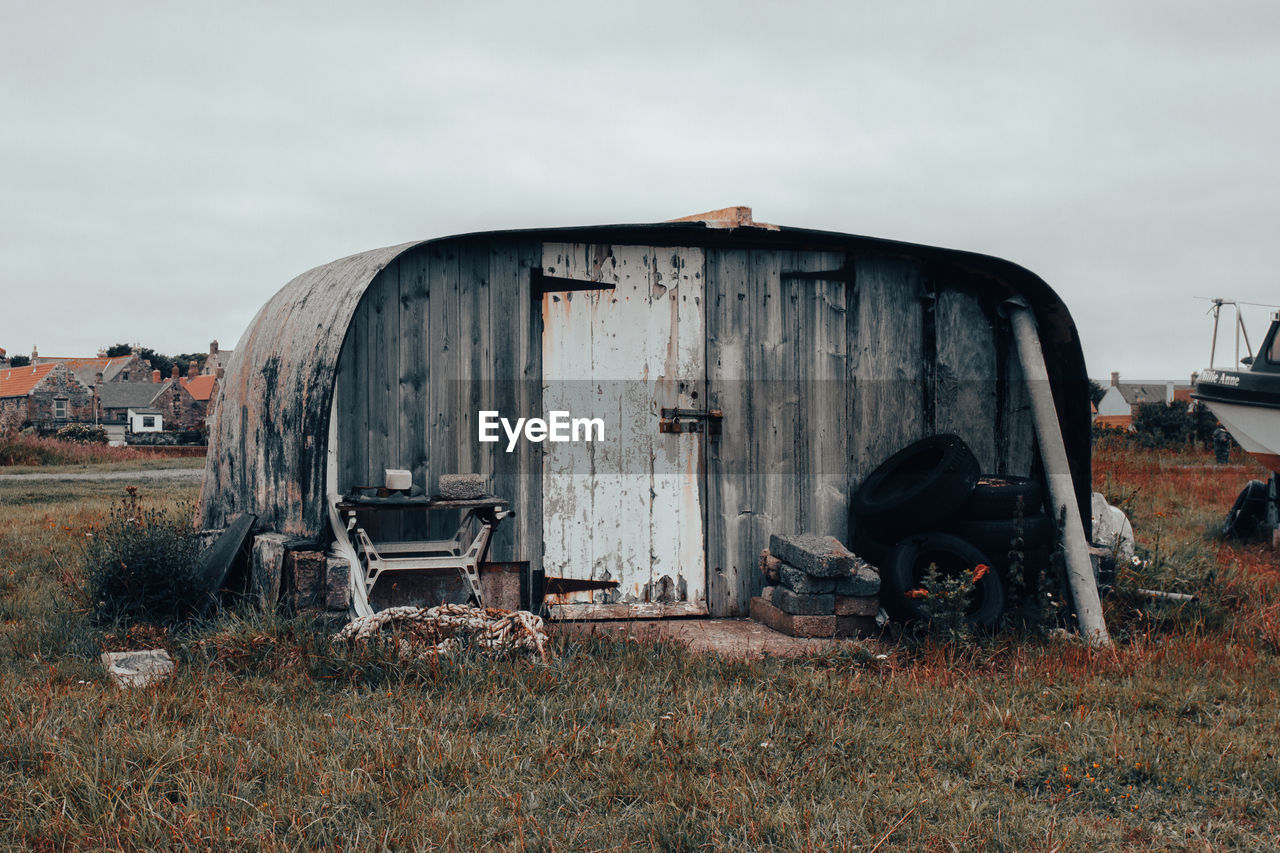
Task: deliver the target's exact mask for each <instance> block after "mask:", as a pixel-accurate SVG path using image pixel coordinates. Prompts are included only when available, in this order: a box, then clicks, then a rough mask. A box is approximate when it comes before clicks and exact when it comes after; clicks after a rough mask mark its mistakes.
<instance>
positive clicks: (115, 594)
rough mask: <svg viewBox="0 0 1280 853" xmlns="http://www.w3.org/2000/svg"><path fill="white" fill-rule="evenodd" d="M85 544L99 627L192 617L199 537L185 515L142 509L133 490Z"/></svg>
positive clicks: (197, 596)
mask: <svg viewBox="0 0 1280 853" xmlns="http://www.w3.org/2000/svg"><path fill="white" fill-rule="evenodd" d="M125 493H126V494H125V496H124V498H122V499H121V500H120V502H119V504H117V505H116V506H115V507H114V508H113V509H112V510H111V513H110V515H109V516H108V518H107V521H106V522H105V523H104V524H103V525H102V526H101V527H100V528H98V529H96V530H93V531H91V532H90V533H89V534H88V536H87V537H86V539H85V543H86V544H85V555H84V558H85V576H86V578H87V581H88V592H89V595H90V607H91V609H92V610H93V613H94V617H95V619H96V620H97V621H98V622H100V623H102V622H116V623H120V624H130V623H134V622H149V623H155V624H160V625H170V624H174V623H176V622H179V621H181V620H183V619H184V618H186V617H188V616H190V615H191V614H192V613H194V612H195V611H196V610H197V609H198V608H199V607H200V606H201V605H202V604H203V603H204V601H205V599H206V596H207V591H206V590H203V589H201V588H200V585H199V583H198V562H199V556H200V537H199V534H198V533H197V532H196V531H195V530H194V529H193V528H192V526H191V524H190V521H189V520H188V519H189V516H188V515H186V514H185V513H178V514H175V513H172V512H170V511H168V510H156V509H147V508H144V507H143V506H142V501H141V499H140V498H139V497H138V490H137V488H136V487H134V486H129V487H128V488H126V489H125Z"/></svg>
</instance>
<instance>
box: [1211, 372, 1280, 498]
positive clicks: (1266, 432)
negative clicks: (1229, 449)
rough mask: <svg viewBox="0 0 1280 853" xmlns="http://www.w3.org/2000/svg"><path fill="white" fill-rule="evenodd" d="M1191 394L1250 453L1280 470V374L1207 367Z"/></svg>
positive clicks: (1267, 464) (1266, 464)
mask: <svg viewBox="0 0 1280 853" xmlns="http://www.w3.org/2000/svg"><path fill="white" fill-rule="evenodd" d="M1191 396H1192V397H1193V398H1194V399H1196V400H1199V401H1200V402H1202V403H1204V404H1205V405H1207V406H1208V407H1209V409H1210V410H1211V411H1212V412H1213V414H1214V415H1215V416H1216V417H1217V418H1218V420H1219V421H1221V422H1222V425H1223V426H1224V427H1226V428H1227V432H1229V433H1231V436H1232V438H1234V439H1235V440H1236V441H1237V442H1239V444H1240V446H1241V447H1243V448H1244V449H1245V451H1246V452H1247V453H1248V454H1249V455H1250V456H1252V457H1253V458H1255V459H1257V460H1258V461H1259V462H1261V463H1262V464H1263V465H1265V466H1267V467H1268V468H1270V469H1271V470H1272V471H1275V472H1277V473H1280V374H1270V375H1268V374H1258V373H1254V372H1251V371H1232V370H1205V371H1203V372H1202V373H1201V374H1200V379H1199V381H1198V382H1197V383H1196V390H1195V393H1194V394H1192V395H1191Z"/></svg>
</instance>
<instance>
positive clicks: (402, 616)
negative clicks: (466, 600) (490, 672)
mask: <svg viewBox="0 0 1280 853" xmlns="http://www.w3.org/2000/svg"><path fill="white" fill-rule="evenodd" d="M384 632H390V633H391V634H392V636H393V637H394V638H395V640H396V648H397V650H398V651H399V653H400V655H401V656H402V657H405V658H424V657H431V656H435V655H448V654H453V653H455V652H457V651H460V650H461V649H464V648H475V649H479V650H480V651H482V652H484V653H486V654H489V655H499V654H503V653H507V652H525V653H528V654H537V655H538V656H539V657H541V658H544V659H545V658H546V656H547V653H546V644H547V632H546V628H545V627H544V625H543V622H542V617H540V616H537V615H535V614H533V613H530V612H529V611H527V610H501V609H499V608H497V607H472V606H470V605H467V604H440V605H437V606H435V607H388V608H387V609H386V610H379V611H378V612H377V613H374V614H373V615H372V616H361V617H359V618H357V619H353V620H352V621H351V622H349V623H347V625H345V626H344V627H343V628H342V630H341V631H339V632H338V633H337V634H335V635H334V637H333V639H334V641H335V642H347V643H367V642H370V641H373V640H377V639H381V638H383V636H384Z"/></svg>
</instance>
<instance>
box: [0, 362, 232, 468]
mask: <svg viewBox="0 0 1280 853" xmlns="http://www.w3.org/2000/svg"><path fill="white" fill-rule="evenodd" d="M209 354H210V360H209V361H206V363H205V372H203V373H202V372H201V367H200V365H199V364H197V362H196V361H192V362H191V363H190V364H189V365H188V369H187V375H186V376H185V377H184V376H182V375H180V373H179V369H178V367H177V366H176V365H175V366H174V368H173V373H172V376H170V377H169V378H168V379H165V378H164V377H162V375H161V373H160V371H158V370H154V369H152V367H151V363H150V362H149V361H147V360H146V359H144V358H142V355H141V350H139V349H137V348H135V349H134V350H133V352H132V353H130V354H129V355H121V356H108V355H107V354H106V351H105V350H99V352H98V355H97V356H95V357H66V356H42V355H40V352H39V350H38V349H37V348H34V347H33V348H32V351H31V364H30V365H29V366H25V367H11V366H10V363H11V362H10V359H8V357H7V355H8V354H7V353H6V352H5V350H3V349H0V433H3V432H7V431H14V430H19V429H23V428H25V427H28V426H32V427H35V428H36V429H37V430H38V431H39V432H41V433H51V432H54V431H56V430H57V429H59V428H61V427H63V426H65V425H67V424H69V423H90V424H100V425H102V426H104V427H106V428H107V432H108V438H109V440H110V441H111V442H112V443H114V444H122V443H124V442H125V436H126V434H127V433H131V432H157V431H160V430H162V429H163V427H156V426H155V424H156V423H160V424H163V425H165V426H167V427H168V428H169V429H171V430H198V431H202V432H203V431H205V430H207V427H208V418H209V414H210V413H209V406H210V403H211V402H212V400H213V399H215V395H216V393H217V387H218V380H219V378H220V376H221V375H222V372H223V367H222V364H223V362H224V361H225V359H226V358H227V357H229V356H230V352H229V351H226V350H221V351H220V350H219V349H218V342H217V341H213V342H212V343H211V344H210V345H209ZM210 365H212V367H210ZM130 410H133V411H134V412H135V413H141V414H139V418H138V419H136V421H135V419H134V418H132V417H131V416H130V414H129V413H130ZM144 410H145V411H144ZM144 419H146V420H147V424H148V425H147V426H145V427H140V426H139V427H137V428H135V423H136V424H142V423H143V420H144Z"/></svg>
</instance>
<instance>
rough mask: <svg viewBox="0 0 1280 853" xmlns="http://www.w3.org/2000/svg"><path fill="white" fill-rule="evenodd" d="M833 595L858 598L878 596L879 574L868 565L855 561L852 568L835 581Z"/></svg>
mask: <svg viewBox="0 0 1280 853" xmlns="http://www.w3.org/2000/svg"><path fill="white" fill-rule="evenodd" d="M835 593H836V595H852V596H857V597H860V598H864V597H866V596H869V595H879V594H880V573H879V572H878V571H876V570H875V568H874V567H873V566H872V565H871V564H870V563H867V562H865V561H863V560H857V563H856V565H855V566H854V568H853V569H851V570H850V571H849V573H848V574H846V575H845V576H844V577H841V578H840V579H838V580H837V581H836V585H835Z"/></svg>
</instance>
